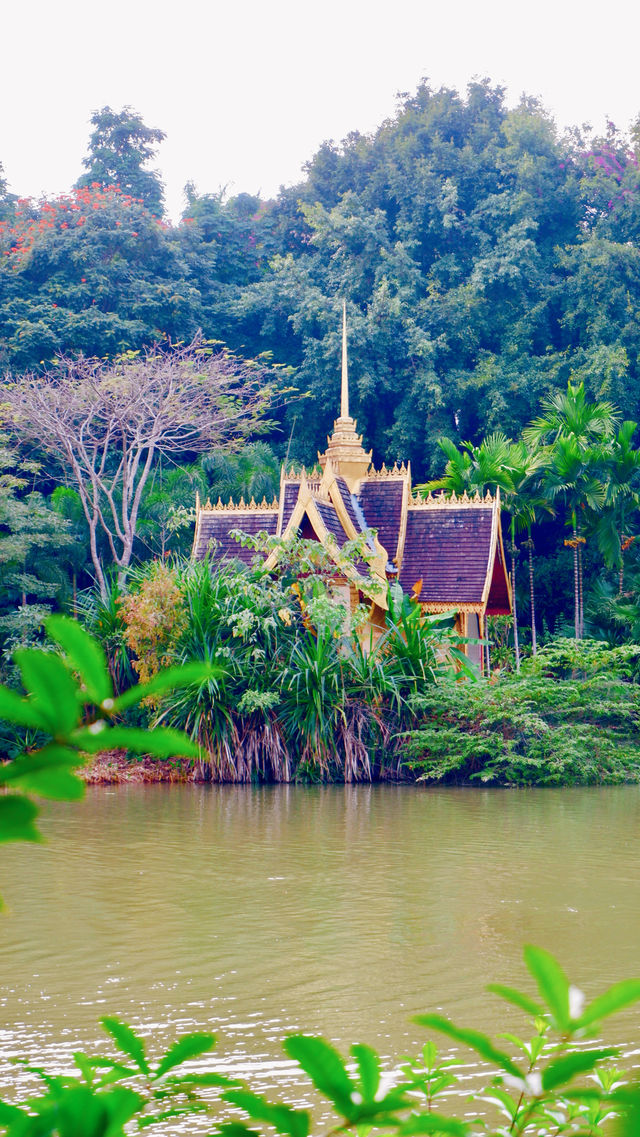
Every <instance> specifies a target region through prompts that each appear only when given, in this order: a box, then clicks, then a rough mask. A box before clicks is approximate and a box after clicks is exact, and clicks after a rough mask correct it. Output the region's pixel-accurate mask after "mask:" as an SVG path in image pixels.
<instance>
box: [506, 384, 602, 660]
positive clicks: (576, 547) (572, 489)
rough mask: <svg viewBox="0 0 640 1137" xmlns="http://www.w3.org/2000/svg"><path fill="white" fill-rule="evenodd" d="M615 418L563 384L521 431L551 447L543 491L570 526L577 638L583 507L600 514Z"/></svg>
mask: <svg viewBox="0 0 640 1137" xmlns="http://www.w3.org/2000/svg"><path fill="white" fill-rule="evenodd" d="M618 420H619V414H618V411H617V409H616V408H615V407H614V406H613V404H612V403H609V402H607V401H605V400H599V401H596V402H589V401H588V399H587V395H586V391H585V387H584V383H579V384H572V383H571V380H569V381H568V383H567V389H566V392H565V391H557V392H556V393H555V394H554V395H550V396H549V397H548V398H547V399H546V400H545V401H544V403H543V407H542V414H541V415H539V416H538V418H536V419H535V420H534V421H533V422H532V423H531V425H530V426H529V427H527V429H526V430H525V432H524V439H525V442H526V443H527V444H529V445H534V446H548V447H549V463H548V467H547V479H546V486H547V492H548V495H549V498H550V500H551V501H552V502H553V501H555V500H556V498H557V497H559V496H560V497H561V498H562V499H563V500H564V502H565V505H566V509H567V522H568V524H570V525H571V530H572V535H571V538H570V539H569V540H567V541H565V545H567V546H568V547H570V548H571V549H573V576H574V630H575V637H576V639H581V637H582V634H583V629H584V597H583V557H582V546H583V545H584V543H585V540H586V538H585V536H584V534H583V528H584V526H583V520H582V519H583V514H584V510H585V509H586V508H588V509H590V510H591V512H592V513H594V514H596V513H599V512H600V511H601V510H602V508H603V505H604V502H605V489H604V486H603V483H602V480H601V477H600V465H601V463H602V460H603V453H604V451H603V445H604V446H605V447H606V445H607V443H608V440H609V439H610V438H611V437H612V435H613V433H614V431H615V429H616V426H617V423H618Z"/></svg>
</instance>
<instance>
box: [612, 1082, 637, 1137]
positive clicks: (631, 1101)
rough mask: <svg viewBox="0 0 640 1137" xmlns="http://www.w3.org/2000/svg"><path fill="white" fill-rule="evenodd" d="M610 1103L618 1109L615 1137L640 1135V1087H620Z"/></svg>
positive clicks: (635, 1136)
mask: <svg viewBox="0 0 640 1137" xmlns="http://www.w3.org/2000/svg"><path fill="white" fill-rule="evenodd" d="M611 1101H612V1103H613V1104H615V1106H616V1108H619V1110H620V1113H621V1117H620V1120H619V1122H618V1126H617V1128H616V1130H615V1133H616V1137H638V1133H640V1086H639V1085H637V1084H636V1085H634V1086H622V1087H621V1088H620V1089H618V1090H616V1091H615V1092H614V1094H613V1095H612V1097H611Z"/></svg>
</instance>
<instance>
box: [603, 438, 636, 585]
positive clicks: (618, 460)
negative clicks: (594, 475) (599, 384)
mask: <svg viewBox="0 0 640 1137" xmlns="http://www.w3.org/2000/svg"><path fill="white" fill-rule="evenodd" d="M637 425H638V424H637V423H635V422H631V421H629V420H626V421H625V422H623V423H622V426H621V427H620V429H619V430H618V433H617V435H616V436H615V438H612V439H611V441H610V442H609V444H608V446H607V447H606V449H605V451H604V455H603V457H604V461H603V464H602V474H601V476H602V478H603V482H604V488H605V499H604V505H603V509H602V512H601V513H600V514H599V515H598V516H596V518H595V524H594V532H595V536H596V540H597V542H598V548H599V549H600V552H601V553H602V555H603V557H604V560H605V563H606V564H607V566H608V567H609V568H615V569H617V570H618V595H619V596H621V595H622V591H623V588H624V554H625V552H626V550H627V549H628V548H629V546H630V545H631V544H632V543H633V541H634V540H635V537H633V536H630V535H628V529H629V515H630V513H631V511H632V510H635V509H637V508H638V505H639V504H640V493H639V492H638V488H637V486H638V480H639V475H640V449H637V450H636V449H634V447H633V446H632V445H631V443H632V439H633V436H634V434H635V432H636V430H637ZM634 483H635V484H634Z"/></svg>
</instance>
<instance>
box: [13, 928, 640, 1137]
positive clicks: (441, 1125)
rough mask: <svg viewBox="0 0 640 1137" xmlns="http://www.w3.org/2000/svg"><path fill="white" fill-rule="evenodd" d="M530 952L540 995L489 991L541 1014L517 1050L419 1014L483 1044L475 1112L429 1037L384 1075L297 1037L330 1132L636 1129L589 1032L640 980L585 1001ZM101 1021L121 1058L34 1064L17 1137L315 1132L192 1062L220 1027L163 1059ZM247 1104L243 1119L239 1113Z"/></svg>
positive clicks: (637, 1103) (294, 1054) (300, 1115)
mask: <svg viewBox="0 0 640 1137" xmlns="http://www.w3.org/2000/svg"><path fill="white" fill-rule="evenodd" d="M524 956H525V963H526V965H527V968H528V970H529V972H530V974H531V975H532V976H533V978H534V980H535V982H536V985H537V988H538V994H537V997H535V998H531V997H530V996H529V995H527V994H524V993H523V992H521V991H517V990H514V989H512V988H510V987H504V986H502V985H499V984H494V985H492V986H491V987H490V988H489V990H491V991H493V992H494V993H495V994H497V995H498V996H500V997H501V998H503V999H505V1000H506V1001H507V1002H508V1003H511V1004H515V1005H516V1006H517V1007H519V1008H520V1009H522V1010H524V1011H525V1012H526V1013H527V1014H528V1015H530V1016H531V1017H532V1019H533V1035H532V1037H531V1038H530V1039H529V1040H527V1041H525V1040H522V1039H520V1038H518V1037H517V1036H515V1035H513V1034H505V1035H501V1039H502V1040H504V1041H506V1042H508V1043H509V1045H510V1049H511V1050H512V1051H514V1052H515V1056H514V1057H512V1056H511V1054H509V1053H507V1051H506V1050H504V1049H502V1043H500V1045H496V1044H494V1043H493V1042H492V1040H491V1039H490V1038H489V1037H488V1036H487V1035H485V1034H482V1033H480V1032H478V1031H475V1030H466V1029H463V1028H460V1027H457V1026H455V1025H454V1024H453V1023H451V1022H450V1021H449V1020H448V1019H445V1018H443V1017H441V1016H440V1015H419V1016H418V1017H417V1018H416V1019H415V1022H416V1023H418V1024H420V1025H421V1026H425V1027H427V1028H428V1029H430V1030H432V1031H438V1032H440V1033H441V1034H444V1035H445V1037H447V1038H449V1039H450V1040H451V1041H453V1042H454V1043H455V1044H456V1046H464V1047H466V1048H469V1049H471V1050H472V1051H474V1052H475V1054H476V1055H477V1056H478V1057H479V1058H480V1059H481V1060H482V1062H483V1063H485V1064H488V1065H489V1066H490V1067H492V1068H493V1070H494V1071H495V1073H494V1074H493V1075H492V1076H491V1075H490V1080H489V1083H488V1085H487V1086H486V1088H485V1089H483V1090H482V1091H480V1092H479V1093H475V1094H473V1096H472V1097H471V1098H467V1099H463V1100H462V1102H461V1105H462V1109H461V1111H460V1112H462V1113H463V1115H464V1116H465V1117H466V1118H467V1120H461V1119H460V1118H459V1117H455V1116H451V1114H450V1112H449V1110H450V1108H451V1095H452V1092H453V1094H455V1099H456V1100H457V1101H458V1102H460V1095H461V1092H462V1086H461V1083H460V1080H459V1078H458V1075H457V1074H456V1066H457V1065H458V1061H457V1060H456V1059H452V1058H445V1059H442V1058H440V1057H439V1055H438V1051H437V1049H436V1046H435V1045H434V1043H433V1042H431V1041H429V1042H427V1043H426V1045H425V1046H424V1047H423V1049H422V1053H421V1055H420V1056H419V1057H418V1058H417V1059H415V1060H409V1059H403V1060H402V1061H401V1062H400V1064H399V1065H398V1066H397V1067H396V1069H395V1070H393V1071H383V1069H382V1063H381V1060H380V1056H379V1054H378V1053H377V1052H376V1051H375V1050H374V1049H373V1048H372V1047H370V1046H365V1045H354V1046H352V1047H351V1050H350V1060H346V1061H345V1059H344V1058H342V1057H341V1056H340V1054H339V1053H338V1052H337V1051H336V1050H335V1049H334V1048H333V1047H332V1046H330V1045H329V1043H327V1042H326V1041H324V1040H323V1039H321V1038H316V1037H312V1036H310V1035H302V1034H294V1035H290V1036H289V1037H288V1038H286V1039H285V1041H284V1044H283V1045H284V1050H285V1053H286V1054H287V1056H288V1057H289V1058H290V1059H291V1060H292V1061H293V1062H294V1063H295V1064H296V1065H297V1066H298V1068H299V1069H300V1070H301V1071H303V1072H304V1073H305V1074H306V1075H307V1076H308V1077H309V1078H310V1079H311V1082H312V1083H313V1086H314V1087H315V1090H316V1091H317V1094H318V1095H319V1097H320V1099H322V1101H323V1102H324V1104H325V1107H326V1104H327V1103H328V1105H329V1107H330V1109H331V1111H332V1112H333V1113H334V1114H335V1115H336V1120H335V1122H334V1123H333V1124H332V1127H331V1130H330V1132H331V1133H338V1132H341V1131H346V1130H354V1131H355V1132H356V1133H358V1134H360V1135H363V1134H368V1133H370V1132H371V1131H372V1130H388V1131H390V1132H392V1133H396V1134H398V1135H399V1137H413V1135H415V1137H418V1135H421V1134H443V1135H453V1137H473V1135H474V1134H480V1133H484V1134H493V1135H494V1137H506V1135H507V1134H513V1135H514V1137H520V1135H525V1134H530V1135H537V1137H542V1135H547V1134H549V1135H551V1134H553V1135H558V1137H559V1135H561V1134H575V1135H583V1137H596V1135H598V1134H605V1133H611V1132H614V1133H615V1134H616V1135H617V1137H632V1135H637V1133H638V1122H639V1120H640V1088H637V1087H630V1086H628V1085H627V1084H626V1083H625V1080H624V1077H623V1076H622V1075H621V1072H620V1071H619V1070H618V1069H617V1068H616V1067H614V1066H613V1065H612V1062H613V1060H615V1059H616V1058H617V1057H618V1054H619V1051H618V1049H617V1048H615V1047H603V1046H598V1045H592V1044H591V1043H590V1042H589V1041H587V1040H588V1037H589V1035H590V1033H591V1032H593V1031H595V1030H597V1029H598V1028H599V1027H600V1024H601V1023H602V1022H603V1020H605V1019H607V1018H609V1017H610V1016H611V1015H612V1014H614V1013H615V1012H616V1011H619V1010H621V1009H622V1008H624V1007H627V1006H629V1005H630V1004H632V1003H634V1002H636V1001H637V1000H639V999H640V979H631V980H626V981H624V982H622V983H617V984H614V986H612V987H610V988H609V989H608V990H607V991H605V992H604V993H603V994H602V995H600V996H598V997H597V998H595V999H594V1000H593V1001H592V1002H591V1003H589V1004H588V1005H585V1000H584V996H583V995H582V992H581V991H579V990H578V989H577V988H576V987H573V986H571V985H570V984H569V981H568V979H567V977H566V976H565V974H564V972H563V971H562V969H561V968H560V966H559V964H558V963H557V961H556V960H555V959H554V958H553V956H551V955H550V954H549V953H548V952H546V951H544V950H542V949H541V948H536V947H532V946H528V947H526V948H525V951H524ZM101 1021H102V1025H103V1027H104V1029H105V1031H106V1032H107V1034H108V1035H109V1036H110V1038H111V1041H112V1042H114V1043H115V1044H116V1047H117V1049H118V1052H119V1053H118V1054H117V1055H116V1056H115V1057H111V1056H104V1055H99V1056H96V1055H88V1054H81V1053H76V1054H75V1055H74V1057H75V1064H76V1068H77V1073H76V1074H74V1075H49V1074H47V1073H46V1072H45V1071H43V1070H42V1069H40V1068H38V1067H32V1066H29V1065H27V1064H26V1063H25V1064H24V1065H27V1070H29V1071H30V1072H31V1073H34V1074H36V1075H38V1076H39V1078H40V1079H41V1080H42V1082H43V1083H44V1091H43V1092H42V1093H41V1094H38V1095H37V1096H34V1097H31V1098H30V1099H28V1100H27V1101H25V1102H21V1103H20V1104H10V1103H8V1102H6V1101H0V1127H2V1128H3V1130H4V1132H5V1133H6V1134H7V1137H49V1135H51V1137H54V1135H58V1137H121V1135H124V1133H125V1126H127V1125H129V1131H130V1132H131V1131H132V1128H131V1126H132V1125H136V1126H137V1128H138V1130H142V1129H147V1128H149V1127H152V1126H159V1125H163V1124H166V1122H168V1121H169V1120H170V1119H172V1118H177V1117H181V1116H184V1115H185V1114H195V1113H204V1114H206V1115H207V1116H209V1115H211V1114H213V1113H217V1114H218V1117H219V1119H216V1120H215V1121H214V1128H213V1129H212V1130H210V1132H211V1133H212V1134H216V1135H219V1137H259V1133H260V1130H258V1129H256V1128H255V1127H254V1126H256V1125H259V1126H266V1127H268V1130H269V1131H275V1132H276V1133H277V1134H281V1135H282V1137H308V1135H309V1134H310V1132H311V1129H312V1116H311V1113H310V1112H309V1110H306V1109H300V1108H298V1107H296V1106H291V1105H286V1104H283V1103H281V1102H279V1101H274V1100H271V1099H269V1098H267V1097H264V1096H262V1095H261V1094H256V1093H254V1092H252V1090H251V1089H250V1088H249V1087H248V1086H246V1085H245V1084H243V1083H242V1082H239V1081H235V1080H232V1079H229V1078H226V1077H224V1076H222V1075H221V1074H218V1073H216V1072H203V1071H201V1070H200V1069H198V1068H197V1067H196V1066H194V1064H193V1060H194V1059H201V1058H202V1056H203V1055H205V1054H208V1053H210V1052H211V1051H212V1050H213V1049H214V1047H215V1042H216V1040H215V1036H214V1035H212V1034H208V1033H205V1032H197V1033H194V1034H188V1035H183V1036H182V1037H181V1038H179V1039H178V1040H177V1041H176V1042H174V1043H173V1045H172V1046H170V1048H169V1049H168V1050H167V1052H166V1053H165V1054H164V1055H163V1056H162V1057H161V1058H160V1059H159V1061H156V1062H154V1061H152V1060H151V1059H150V1058H149V1057H148V1056H147V1052H146V1047H145V1042H144V1040H143V1039H142V1038H141V1037H140V1036H139V1035H138V1034H136V1033H135V1032H134V1031H133V1030H132V1029H131V1027H130V1026H128V1025H127V1024H126V1023H123V1022H121V1021H120V1020H118V1019H115V1018H111V1017H105V1018H103V1019H102V1020H101ZM186 1063H191V1065H187V1066H185V1064H186ZM585 1082H586V1084H585ZM203 1091H204V1092H205V1093H207V1097H208V1099H209V1100H207V1099H206V1098H205V1097H204V1096H203ZM212 1098H213V1100H212ZM236 1111H239V1112H240V1114H241V1115H244V1116H242V1117H237V1116H236ZM323 1112H324V1110H323ZM470 1115H471V1117H470ZM469 1118H470V1119H469ZM247 1119H248V1120H247ZM212 1120H214V1119H213V1118H212ZM164 1131H165V1132H166V1129H165V1130H164ZM160 1132H162V1130H160Z"/></svg>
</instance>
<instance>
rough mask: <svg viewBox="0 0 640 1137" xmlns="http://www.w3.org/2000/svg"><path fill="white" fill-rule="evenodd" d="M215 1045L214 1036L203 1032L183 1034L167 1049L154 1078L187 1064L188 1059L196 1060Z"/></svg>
mask: <svg viewBox="0 0 640 1137" xmlns="http://www.w3.org/2000/svg"><path fill="white" fill-rule="evenodd" d="M215 1044H216V1036H215V1034H205V1033H204V1032H203V1031H197V1032H195V1033H194V1034H185V1035H184V1036H183V1037H182V1038H179V1039H178V1040H177V1042H174V1044H173V1046H170V1047H169V1049H168V1050H167V1053H166V1054H165V1056H164V1058H162V1059H161V1061H160V1064H159V1066H158V1069H157V1070H156V1072H155V1074H154V1075H153V1076H154V1078H161V1077H162V1075H163V1074H166V1072H167V1070H173V1069H174V1067H175V1066H180V1064H181V1063H182V1062H188V1061H189V1059H190V1058H197V1057H198V1055H199V1054H206V1053H207V1051H209V1050H213V1048H214V1046H215Z"/></svg>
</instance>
